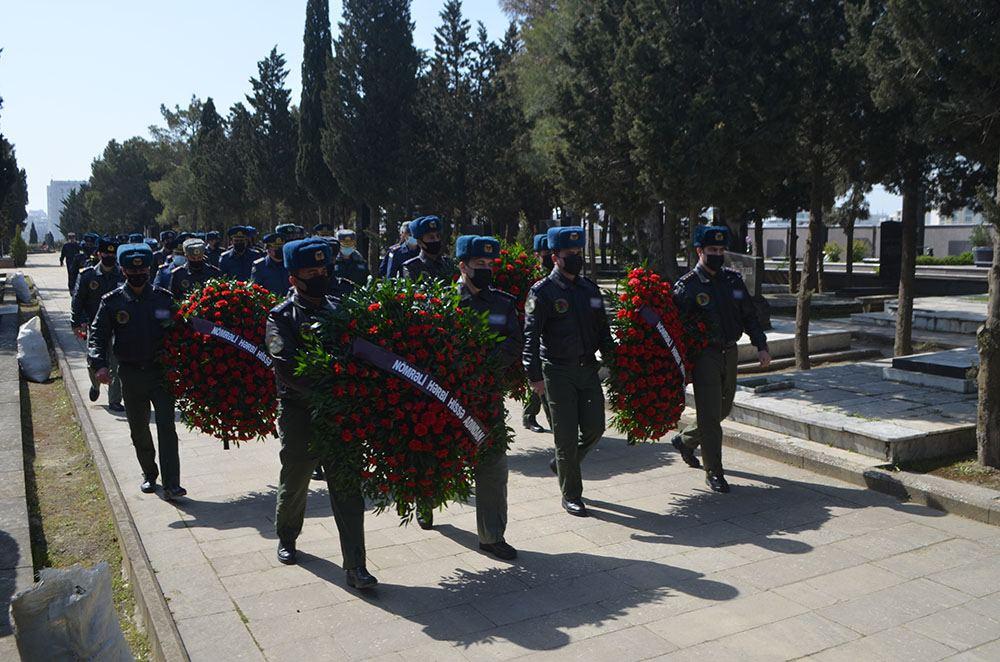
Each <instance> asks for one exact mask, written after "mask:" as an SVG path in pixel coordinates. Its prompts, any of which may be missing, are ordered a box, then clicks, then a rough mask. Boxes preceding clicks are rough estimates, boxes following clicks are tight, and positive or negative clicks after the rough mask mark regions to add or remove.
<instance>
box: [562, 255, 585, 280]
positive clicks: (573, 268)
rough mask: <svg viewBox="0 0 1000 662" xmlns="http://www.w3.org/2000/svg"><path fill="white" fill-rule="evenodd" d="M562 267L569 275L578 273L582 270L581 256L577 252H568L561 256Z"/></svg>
mask: <svg viewBox="0 0 1000 662" xmlns="http://www.w3.org/2000/svg"><path fill="white" fill-rule="evenodd" d="M562 269H563V271H565V272H566V273H568V274H569V275H571V276H576V275H579V273H580V272H581V271H583V256H582V255H580V254H579V253H570V254H569V255H567V256H566V257H564V258H563V267H562Z"/></svg>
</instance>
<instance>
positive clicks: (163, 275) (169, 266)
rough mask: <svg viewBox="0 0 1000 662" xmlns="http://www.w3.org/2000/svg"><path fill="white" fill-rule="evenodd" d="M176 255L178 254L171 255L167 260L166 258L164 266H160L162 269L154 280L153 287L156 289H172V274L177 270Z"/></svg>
mask: <svg viewBox="0 0 1000 662" xmlns="http://www.w3.org/2000/svg"><path fill="white" fill-rule="evenodd" d="M175 255H176V253H170V254H169V255H167V257H166V258H164V260H163V264H161V265H160V268H159V269H158V270H157V272H156V276H155V277H154V278H153V285H155V286H156V287H162V288H163V289H165V290H169V289H170V274H171V273H173V271H174V269H176V268H177V267H175V266H174V257H175ZM178 266H180V265H178Z"/></svg>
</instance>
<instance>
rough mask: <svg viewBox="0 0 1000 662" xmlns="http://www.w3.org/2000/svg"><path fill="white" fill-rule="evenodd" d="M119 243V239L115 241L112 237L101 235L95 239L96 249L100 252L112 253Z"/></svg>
mask: <svg viewBox="0 0 1000 662" xmlns="http://www.w3.org/2000/svg"><path fill="white" fill-rule="evenodd" d="M121 243H122V242H120V241H115V238H114V237H101V238H100V239H98V240H97V250H98V251H99V252H101V253H114V252H115V251H116V250H117V249H118V245H119V244H121ZM135 243H139V242H135Z"/></svg>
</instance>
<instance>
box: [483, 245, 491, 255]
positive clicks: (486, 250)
mask: <svg viewBox="0 0 1000 662" xmlns="http://www.w3.org/2000/svg"><path fill="white" fill-rule="evenodd" d="M483 252H484V253H492V252H493V244H485V245H484V246H483Z"/></svg>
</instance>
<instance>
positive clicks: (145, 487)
mask: <svg viewBox="0 0 1000 662" xmlns="http://www.w3.org/2000/svg"><path fill="white" fill-rule="evenodd" d="M139 490H140V491H141V492H142V493H143V494H152V493H153V492H155V491H156V476H152V477H150V476H143V479H142V485H140V486H139Z"/></svg>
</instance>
